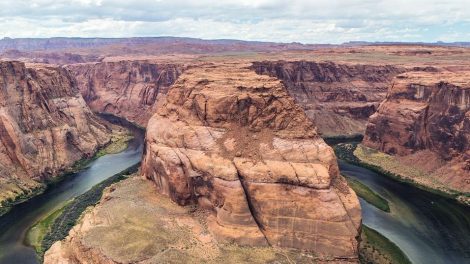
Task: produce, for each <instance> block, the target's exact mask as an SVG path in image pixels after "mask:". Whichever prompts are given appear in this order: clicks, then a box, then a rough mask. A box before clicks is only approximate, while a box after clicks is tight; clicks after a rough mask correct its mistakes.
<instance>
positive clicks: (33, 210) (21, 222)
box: [0, 117, 144, 264]
mask: <svg viewBox="0 0 470 264" xmlns="http://www.w3.org/2000/svg"><path fill="white" fill-rule="evenodd" d="M109 118H111V117H108V118H107V119H109ZM111 119H112V120H113V121H115V122H116V121H117V120H118V119H116V118H111ZM118 122H120V123H121V124H124V125H125V126H126V127H128V128H129V129H130V130H131V132H132V133H133V135H134V138H133V139H132V140H130V141H129V145H128V147H127V149H126V150H124V151H122V152H120V153H117V154H109V155H105V156H102V157H100V158H98V159H96V160H94V161H93V162H91V164H90V166H89V167H87V168H86V169H84V170H82V171H80V172H78V173H75V174H72V175H69V176H67V177H66V178H65V179H64V180H63V181H61V182H59V183H57V184H55V185H54V186H50V187H49V188H48V189H47V190H46V191H45V192H44V193H43V194H41V195H38V196H36V197H34V198H32V199H30V200H28V201H27V202H24V203H22V204H19V205H17V206H15V207H14V208H13V209H12V210H11V211H10V212H8V213H7V214H6V215H4V216H2V217H1V218H0V264H30V263H31V264H37V259H36V254H35V251H34V249H33V248H31V247H28V246H26V245H24V243H23V241H24V237H25V235H26V232H27V231H28V229H29V228H30V227H31V226H32V225H34V224H35V223H36V222H37V221H38V220H39V219H41V218H42V217H44V216H46V215H48V214H50V213H51V212H54V211H55V210H57V209H58V208H59V207H60V206H61V205H62V204H63V203H64V202H66V201H68V200H70V199H72V198H74V197H77V196H79V195H80V194H83V193H85V192H86V191H88V190H89V189H91V187H93V186H94V185H96V184H98V183H100V182H101V181H103V180H105V179H107V178H109V177H111V176H113V175H115V174H117V173H119V172H121V171H123V170H125V169H127V168H129V167H131V166H132V165H135V164H137V163H138V162H140V160H141V158H142V150H143V139H144V132H143V131H141V130H139V129H137V128H135V127H133V126H132V125H130V124H127V122H125V121H118Z"/></svg>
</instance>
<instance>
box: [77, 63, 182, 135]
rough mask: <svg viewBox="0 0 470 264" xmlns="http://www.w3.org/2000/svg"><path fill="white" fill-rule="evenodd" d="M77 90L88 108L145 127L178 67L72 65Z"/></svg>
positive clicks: (152, 64) (176, 76) (179, 67)
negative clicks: (158, 99) (78, 89)
mask: <svg viewBox="0 0 470 264" xmlns="http://www.w3.org/2000/svg"><path fill="white" fill-rule="evenodd" d="M68 69H69V70H71V72H72V73H73V74H74V75H75V77H76V78H77V82H78V87H79V88H80V90H81V93H82V95H83V97H84V98H85V101H86V102H87V103H88V105H89V106H90V108H91V109H92V110H93V111H96V112H106V113H111V114H114V115H117V116H120V117H123V118H125V119H127V120H129V121H132V122H135V123H138V124H139V125H141V126H146V125H147V121H148V120H149V119H150V117H151V116H152V114H153V113H154V112H155V102H156V100H157V98H158V96H161V95H162V94H165V93H166V92H167V91H168V88H169V87H170V86H171V85H172V84H173V83H174V82H175V81H176V79H177V78H178V76H179V75H180V74H181V72H182V71H183V66H182V65H179V64H165V63H152V62H147V61H116V62H113V61H111V62H101V63H90V64H73V65H69V66H68Z"/></svg>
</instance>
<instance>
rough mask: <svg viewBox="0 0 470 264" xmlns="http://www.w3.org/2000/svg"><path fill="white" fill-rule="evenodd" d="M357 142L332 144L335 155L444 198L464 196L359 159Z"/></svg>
mask: <svg viewBox="0 0 470 264" xmlns="http://www.w3.org/2000/svg"><path fill="white" fill-rule="evenodd" d="M357 145H358V143H357V142H353V143H340V144H337V145H335V146H333V149H334V151H335V154H336V157H338V159H340V160H343V161H346V162H348V163H351V164H353V165H357V166H360V167H363V168H366V169H369V170H371V171H373V172H375V173H377V174H381V175H384V176H386V177H390V178H392V179H394V180H396V181H399V182H401V183H403V184H409V185H411V186H414V187H416V188H419V189H421V190H424V191H427V192H431V193H434V194H437V195H440V196H442V197H445V198H451V199H455V200H457V199H458V198H459V197H464V196H465V195H466V193H459V192H455V191H450V190H449V191H445V190H441V189H433V188H430V187H428V186H425V185H422V184H419V183H417V182H416V181H414V180H413V179H410V178H404V177H403V176H401V175H399V174H396V173H393V172H391V171H388V170H386V169H384V168H382V167H380V166H377V165H374V164H370V163H368V162H364V161H362V160H361V159H359V158H358V157H357V156H356V155H355V153H356V151H355V150H356V148H357Z"/></svg>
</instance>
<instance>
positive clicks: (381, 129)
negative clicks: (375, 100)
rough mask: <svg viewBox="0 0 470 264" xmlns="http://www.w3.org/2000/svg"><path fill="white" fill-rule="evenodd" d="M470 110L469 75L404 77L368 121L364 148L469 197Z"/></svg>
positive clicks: (399, 78) (449, 74) (398, 77)
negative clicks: (395, 158) (420, 170)
mask: <svg viewBox="0 0 470 264" xmlns="http://www.w3.org/2000/svg"><path fill="white" fill-rule="evenodd" d="M469 110H470V78H469V77H468V71H456V72H449V71H445V70H440V71H438V72H409V73H406V74H402V75H399V76H397V77H396V79H395V80H394V82H393V85H392V86H391V88H390V90H389V93H388V95H387V98H386V99H385V100H384V101H383V102H382V104H381V105H380V107H379V108H378V111H377V113H375V114H374V115H372V116H371V117H370V120H369V124H368V125H367V130H366V136H365V139H364V144H365V145H366V146H368V147H371V148H374V149H378V150H380V151H383V152H385V153H388V154H391V155H397V156H402V157H407V159H409V160H413V161H414V162H413V166H415V167H417V168H423V169H424V170H426V171H427V172H429V177H432V178H433V179H434V180H435V181H437V182H440V183H441V186H446V187H449V188H450V189H454V190H458V191H464V192H469V191H470V111H469ZM436 160H437V161H436ZM439 161H440V162H439Z"/></svg>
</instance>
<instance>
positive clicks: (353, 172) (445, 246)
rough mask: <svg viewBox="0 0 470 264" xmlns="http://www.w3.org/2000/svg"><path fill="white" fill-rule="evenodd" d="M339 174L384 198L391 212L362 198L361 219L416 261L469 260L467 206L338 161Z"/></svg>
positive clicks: (419, 263) (461, 262) (457, 262)
mask: <svg viewBox="0 0 470 264" xmlns="http://www.w3.org/2000/svg"><path fill="white" fill-rule="evenodd" d="M339 165H340V170H341V173H342V174H344V175H347V176H350V177H352V178H354V179H356V180H359V181H360V182H362V183H363V184H365V185H367V186H368V187H369V188H370V189H372V190H374V191H375V192H377V193H378V194H380V195H381V196H382V197H384V198H385V199H387V200H388V201H389V204H390V209H391V212H390V213H386V212H383V211H381V210H379V209H377V208H375V207H374V206H372V205H370V204H369V203H367V202H365V201H364V200H362V199H360V202H361V206H362V217H363V218H362V219H363V220H362V221H363V223H364V224H365V225H367V226H369V227H371V228H373V229H375V230H377V231H378V232H380V233H381V234H382V235H384V236H385V237H387V238H388V239H390V240H391V241H393V242H394V243H395V244H396V245H397V246H398V247H399V248H400V249H401V250H402V251H403V252H404V253H405V254H406V255H407V256H408V258H409V259H410V260H411V261H412V262H413V263H416V264H430V263H433V264H439V263H449V264H450V263H452V264H464V263H470V208H468V207H465V206H463V205H460V204H459V203H457V202H455V201H454V200H451V199H448V198H445V197H442V196H439V195H436V194H433V193H430V192H426V191H423V190H421V189H418V188H416V187H414V186H412V185H409V184H405V183H401V182H397V181H396V180H393V179H391V178H388V177H386V176H384V175H378V174H377V173H375V172H373V171H371V170H368V169H365V168H362V167H358V166H354V165H351V164H348V163H345V162H342V161H339Z"/></svg>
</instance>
